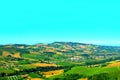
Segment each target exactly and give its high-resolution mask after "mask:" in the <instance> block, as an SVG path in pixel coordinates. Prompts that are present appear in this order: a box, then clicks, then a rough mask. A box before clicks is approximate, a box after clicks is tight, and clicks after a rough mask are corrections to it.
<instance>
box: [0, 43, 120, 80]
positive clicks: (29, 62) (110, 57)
mask: <svg viewBox="0 0 120 80" xmlns="http://www.w3.org/2000/svg"><path fill="white" fill-rule="evenodd" d="M119 59H120V47H113V46H99V45H92V44H83V43H72V42H54V43H50V44H36V45H24V44H13V45H1V46H0V80H61V79H62V80H120V75H119V72H120V62H119ZM115 74H116V75H115Z"/></svg>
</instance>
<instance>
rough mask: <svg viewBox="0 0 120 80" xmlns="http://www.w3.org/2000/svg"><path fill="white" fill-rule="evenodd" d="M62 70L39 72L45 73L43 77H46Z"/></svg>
mask: <svg viewBox="0 0 120 80" xmlns="http://www.w3.org/2000/svg"><path fill="white" fill-rule="evenodd" d="M63 72H64V70H55V71H48V72H42V73H41V74H43V75H45V77H46V78H48V77H51V76H54V75H59V74H61V73H63Z"/></svg>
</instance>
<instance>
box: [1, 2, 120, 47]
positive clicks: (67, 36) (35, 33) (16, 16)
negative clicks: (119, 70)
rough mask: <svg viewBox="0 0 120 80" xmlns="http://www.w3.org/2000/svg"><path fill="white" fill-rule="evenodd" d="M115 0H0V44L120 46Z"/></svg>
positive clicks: (118, 5) (118, 11)
mask: <svg viewBox="0 0 120 80" xmlns="http://www.w3.org/2000/svg"><path fill="white" fill-rule="evenodd" d="M119 36H120V1H119V0H0V44H36V43H51V42H55V41H63V42H80V43H92V44H100V45H115V46H120V37H119Z"/></svg>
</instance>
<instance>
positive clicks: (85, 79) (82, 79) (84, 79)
mask: <svg viewBox="0 0 120 80" xmlns="http://www.w3.org/2000/svg"><path fill="white" fill-rule="evenodd" d="M78 80H88V78H81V79H78Z"/></svg>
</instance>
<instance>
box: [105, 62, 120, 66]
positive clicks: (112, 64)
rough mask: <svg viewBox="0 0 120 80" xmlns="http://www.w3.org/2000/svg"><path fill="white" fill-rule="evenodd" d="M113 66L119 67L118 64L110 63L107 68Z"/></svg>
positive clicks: (119, 64)
mask: <svg viewBox="0 0 120 80" xmlns="http://www.w3.org/2000/svg"><path fill="white" fill-rule="evenodd" d="M114 66H120V62H114V63H111V64H109V65H108V66H107V67H114Z"/></svg>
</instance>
